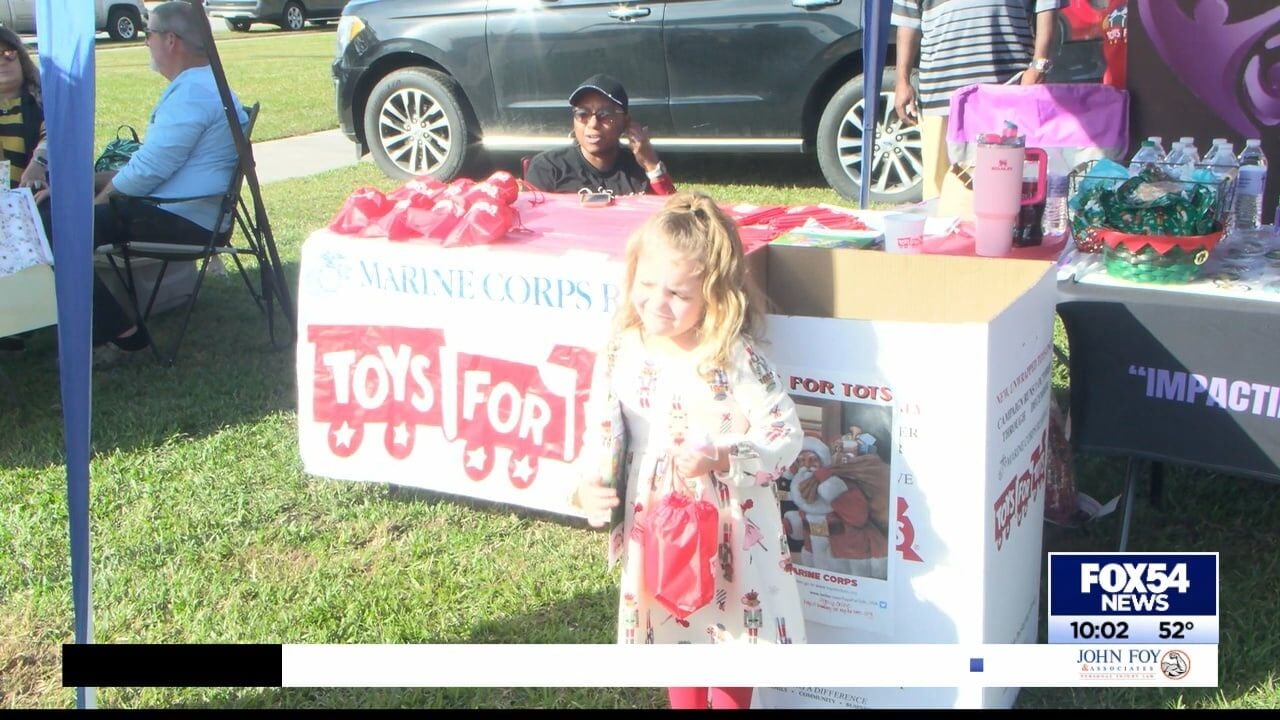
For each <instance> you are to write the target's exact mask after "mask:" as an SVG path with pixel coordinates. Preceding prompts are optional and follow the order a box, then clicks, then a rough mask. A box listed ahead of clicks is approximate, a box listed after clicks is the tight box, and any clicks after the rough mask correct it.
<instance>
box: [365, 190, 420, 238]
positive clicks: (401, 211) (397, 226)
mask: <svg viewBox="0 0 1280 720" xmlns="http://www.w3.org/2000/svg"><path fill="white" fill-rule="evenodd" d="M410 185H415V187H409V185H406V186H405V187H402V188H400V189H399V190H396V191H395V192H393V193H391V194H390V195H388V196H387V199H388V200H394V201H395V204H394V205H393V206H392V207H391V209H390V210H388V211H387V214H386V215H383V216H382V218H381V219H379V220H378V223H377V230H378V231H377V232H375V231H374V228H372V227H370V228H369V229H368V230H367V231H366V232H365V233H363V234H364V235H385V236H387V237H388V238H390V239H392V240H405V239H407V238H408V237H411V236H413V235H414V231H413V229H412V227H413V225H414V224H415V223H414V222H413V221H412V220H410V218H408V217H406V215H407V214H408V213H410V212H412V211H415V210H416V211H419V212H429V211H430V210H431V208H433V207H435V204H436V202H437V200H436V197H437V196H438V195H439V192H438V191H431V190H429V189H427V188H426V187H425V186H423V185H420V184H417V181H416V180H415V181H410Z"/></svg>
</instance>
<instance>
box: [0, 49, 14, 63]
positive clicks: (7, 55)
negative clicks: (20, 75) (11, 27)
mask: <svg viewBox="0 0 1280 720" xmlns="http://www.w3.org/2000/svg"><path fill="white" fill-rule="evenodd" d="M0 57H2V58H4V59H5V60H17V59H18V50H17V49H16V48H5V49H3V50H0Z"/></svg>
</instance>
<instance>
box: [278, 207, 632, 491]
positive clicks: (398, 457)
mask: <svg viewBox="0 0 1280 720" xmlns="http://www.w3.org/2000/svg"><path fill="white" fill-rule="evenodd" d="M620 268H621V266H620V264H619V261H617V260H616V259H614V258H611V257H609V256H606V255H604V254H601V253H594V252H583V253H575V252H567V253H541V254H539V253H531V252H519V251H515V250H511V249H504V248H500V247H493V246H478V247H461V248H448V249H445V248H440V247H438V246H431V245H424V244H415V243H394V242H388V241H387V240H385V239H373V238H358V239H354V238H351V237H346V236H342V235H335V234H333V233H330V232H328V231H319V232H316V233H314V234H312V236H311V237H309V238H308V239H307V241H306V243H305V244H304V246H303V251H302V268H301V272H300V281H299V286H300V287H299V291H298V297H299V299H298V318H299V322H298V326H299V338H298V354H297V377H298V445H299V450H300V451H301V454H302V461H303V465H304V467H305V469H306V471H307V472H308V473H311V474H313V475H318V476H322V477H327V478H335V479H342V480H362V481H368V482H387V483H394V484H397V485H405V486H410V487H419V488H423V489H428V490H434V491H438V492H445V493H450V494H453V495H462V496H468V497H474V498H477V499H481V500H486V501H491V502H499V503H505V504H511V505H519V506H524V507H530V508H535V509H539V510H544V511H549V512H555V513H562V514H573V511H571V509H570V508H569V507H568V503H567V498H568V495H569V491H570V490H572V489H573V487H575V485H576V483H577V474H576V472H575V470H574V468H573V461H574V460H575V459H576V458H577V455H578V452H579V450H580V449H581V444H582V437H583V432H584V431H585V426H584V422H585V419H584V417H583V413H584V411H585V407H586V399H587V396H588V394H589V392H590V383H591V369H592V367H593V366H594V362H595V354H596V350H597V349H598V348H599V347H601V346H602V345H603V343H604V339H605V337H606V336H607V333H608V328H609V323H610V320H611V318H612V315H613V310H614V309H615V308H616V307H617V293H618V288H617V285H616V284H615V282H614V278H616V277H618V276H619V275H620V274H621V269H620Z"/></svg>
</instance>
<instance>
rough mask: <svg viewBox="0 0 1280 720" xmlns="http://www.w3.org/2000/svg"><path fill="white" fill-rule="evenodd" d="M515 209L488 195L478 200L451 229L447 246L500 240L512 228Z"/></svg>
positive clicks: (480, 243) (445, 243)
mask: <svg viewBox="0 0 1280 720" xmlns="http://www.w3.org/2000/svg"><path fill="white" fill-rule="evenodd" d="M514 219H515V211H514V210H512V209H511V208H510V207H508V206H506V205H500V204H498V203H497V201H494V200H490V199H488V198H487V197H486V198H485V199H483V200H477V201H476V202H475V204H473V205H472V206H471V207H470V208H469V209H468V210H467V214H466V215H465V216H463V218H462V219H461V220H460V221H458V223H457V224H456V225H454V226H453V229H452V230H450V231H449V235H448V237H446V238H445V240H444V246H445V247H456V246H460V245H488V244H490V243H495V242H498V241H499V240H501V239H502V236H503V235H506V234H507V230H510V229H511V225H512V222H513V221H514Z"/></svg>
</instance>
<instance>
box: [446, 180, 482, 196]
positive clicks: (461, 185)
mask: <svg viewBox="0 0 1280 720" xmlns="http://www.w3.org/2000/svg"><path fill="white" fill-rule="evenodd" d="M475 184H476V181H475V180H472V179H471V178H458V179H457V180H454V181H453V182H451V183H449V186H448V187H446V188H445V189H443V190H441V191H440V195H441V197H462V196H463V195H465V194H466V193H467V191H468V190H470V189H471V187H472V186H473V185H475Z"/></svg>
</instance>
